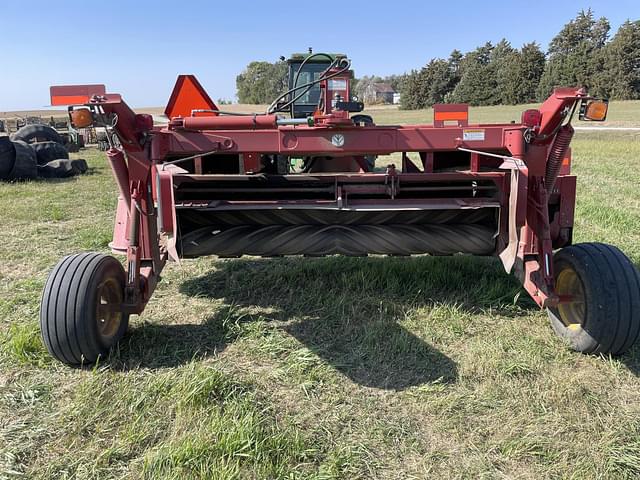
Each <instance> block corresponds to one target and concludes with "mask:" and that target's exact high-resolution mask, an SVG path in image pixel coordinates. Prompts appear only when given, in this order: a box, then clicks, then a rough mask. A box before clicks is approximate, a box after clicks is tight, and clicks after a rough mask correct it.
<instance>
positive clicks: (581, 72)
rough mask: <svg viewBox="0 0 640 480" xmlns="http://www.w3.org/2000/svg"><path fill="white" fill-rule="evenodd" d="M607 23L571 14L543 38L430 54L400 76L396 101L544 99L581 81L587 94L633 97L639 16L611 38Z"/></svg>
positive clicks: (639, 86)
mask: <svg viewBox="0 0 640 480" xmlns="http://www.w3.org/2000/svg"><path fill="white" fill-rule="evenodd" d="M609 30H610V25H609V21H608V20H607V19H606V18H604V17H601V18H599V19H595V18H594V15H593V12H592V11H591V10H590V9H589V10H587V11H581V12H580V13H578V15H577V16H576V18H575V19H573V20H571V21H570V22H569V23H567V24H566V25H565V26H564V27H563V28H562V30H561V31H560V32H559V33H558V34H557V35H556V36H555V37H554V38H553V40H552V41H551V43H550V44H549V50H548V51H547V54H546V55H545V54H544V52H542V50H541V49H540V47H539V46H538V45H537V44H536V43H527V44H525V45H523V46H522V48H520V49H516V48H513V47H512V46H511V44H510V43H509V42H508V41H507V40H505V39H503V40H501V41H500V42H498V43H497V44H495V45H493V44H491V43H490V42H487V43H485V44H484V45H482V46H481V47H478V48H476V49H475V50H473V51H471V52H467V53H466V54H464V55H463V54H462V52H460V51H459V50H454V51H453V52H451V55H450V56H449V58H448V59H441V58H434V59H432V60H431V61H429V63H427V64H426V65H425V66H424V67H422V68H421V69H420V70H414V71H412V72H410V73H408V74H406V75H405V76H404V78H402V79H401V80H400V82H399V83H400V85H401V86H400V91H401V93H402V97H401V106H402V107H403V108H407V109H418V108H426V107H430V106H431V105H433V104H434V103H457V102H460V103H469V104H471V105H497V104H519V103H529V102H534V101H541V100H544V99H545V98H546V97H547V96H548V95H549V94H550V93H551V91H552V90H553V88H554V87H556V86H575V85H580V86H586V87H587V88H588V89H589V91H590V93H592V94H593V95H598V96H603V97H607V98H612V99H620V100H622V99H625V100H627V99H638V98H640V21H627V22H625V23H624V24H622V25H621V26H620V28H619V29H618V31H617V33H616V34H615V35H614V36H613V38H612V39H611V40H608V38H609Z"/></svg>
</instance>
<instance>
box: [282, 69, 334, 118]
mask: <svg viewBox="0 0 640 480" xmlns="http://www.w3.org/2000/svg"><path fill="white" fill-rule="evenodd" d="M328 66H329V64H328V63H307V64H306V65H304V66H303V67H302V71H300V72H299V73H298V70H299V68H300V62H294V63H291V64H290V66H289V88H293V87H294V82H295V86H301V85H304V84H306V83H309V82H312V81H314V80H318V78H320V75H322V72H324V71H325V70H326V69H327V67H328ZM296 74H297V76H298V78H297V81H296ZM303 91H304V89H299V90H296V91H295V92H294V93H293V94H292V95H293V97H296V96H298V95H300V94H301V93H302V92H303ZM293 97H292V98H293ZM319 99H320V85H319V84H318V85H314V86H313V87H311V88H310V89H309V91H307V92H306V93H304V94H303V95H302V96H301V97H300V98H299V99H298V100H296V101H295V104H294V107H295V110H296V116H298V114H299V113H300V114H302V113H303V112H304V113H312V112H313V110H314V109H315V106H316V105H317V104H318V100H319ZM298 107H300V108H298Z"/></svg>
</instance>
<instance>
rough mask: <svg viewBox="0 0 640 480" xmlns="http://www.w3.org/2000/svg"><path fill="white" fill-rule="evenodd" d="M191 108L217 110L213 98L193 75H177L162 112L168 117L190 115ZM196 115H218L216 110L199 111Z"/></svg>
mask: <svg viewBox="0 0 640 480" xmlns="http://www.w3.org/2000/svg"><path fill="white" fill-rule="evenodd" d="M193 110H218V107H217V106H216V104H215V103H213V100H211V98H210V97H209V95H207V92H205V90H204V88H202V85H200V82H198V80H197V79H196V77H195V75H178V80H177V81H176V86H175V87H173V92H171V97H170V98H169V103H167V108H165V109H164V113H165V115H166V116H167V117H168V118H174V117H178V116H180V117H190V116H191V112H192V111H193ZM195 115H196V116H213V115H218V114H217V113H216V112H201V113H197V114H195Z"/></svg>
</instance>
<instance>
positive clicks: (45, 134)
mask: <svg viewBox="0 0 640 480" xmlns="http://www.w3.org/2000/svg"><path fill="white" fill-rule="evenodd" d="M11 140H13V141H16V140H22V141H23V142H27V143H33V142H36V141H40V142H47V141H48V142H56V143H59V144H60V145H62V144H63V143H64V142H63V140H62V137H61V136H60V134H59V133H58V132H56V131H55V129H54V128H52V127H50V126H49V125H42V124H34V125H25V126H24V127H22V128H21V129H20V130H18V131H17V132H16V133H14V134H13V135H11Z"/></svg>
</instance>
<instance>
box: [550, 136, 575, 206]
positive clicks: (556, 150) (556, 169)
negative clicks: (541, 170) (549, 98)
mask: <svg viewBox="0 0 640 480" xmlns="http://www.w3.org/2000/svg"><path fill="white" fill-rule="evenodd" d="M572 137H573V127H571V125H563V126H562V127H560V130H559V131H558V134H557V135H556V138H555V140H554V141H553V145H552V146H551V151H550V152H549V158H548V159H547V171H546V173H545V176H544V185H545V188H546V189H547V193H548V194H551V191H552V190H553V185H554V184H555V183H556V178H558V174H559V173H560V167H562V160H563V159H564V157H565V155H566V154H567V150H568V149H569V144H570V143H571V138H572Z"/></svg>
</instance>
